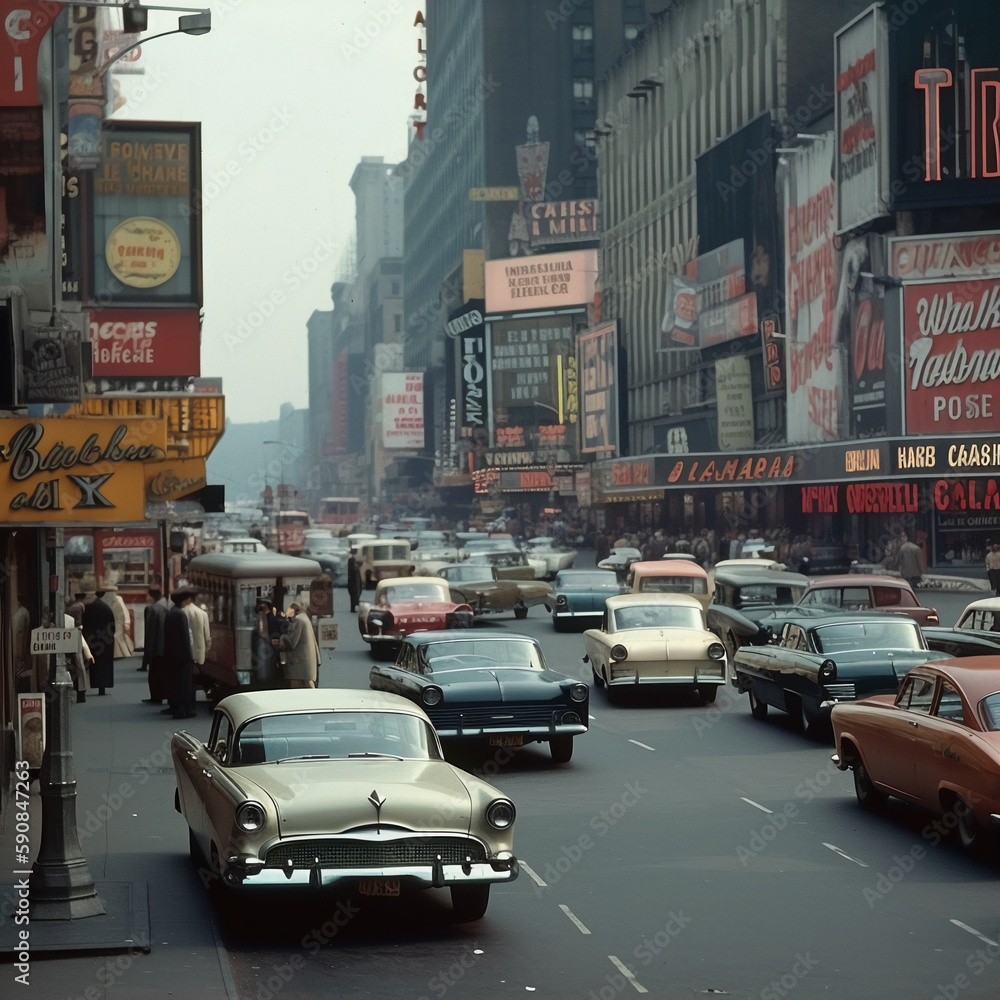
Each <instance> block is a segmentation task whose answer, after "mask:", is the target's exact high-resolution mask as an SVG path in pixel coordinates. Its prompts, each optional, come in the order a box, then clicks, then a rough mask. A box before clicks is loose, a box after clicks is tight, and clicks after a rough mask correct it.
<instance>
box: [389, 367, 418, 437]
mask: <svg viewBox="0 0 1000 1000" xmlns="http://www.w3.org/2000/svg"><path fill="white" fill-rule="evenodd" d="M423 446H424V373H423V372H403V373H400V372H384V373H383V375H382V447H383V448H387V449H389V448H391V449H394V450H395V449H404V448H405V449H411V450H416V449H419V448H423Z"/></svg>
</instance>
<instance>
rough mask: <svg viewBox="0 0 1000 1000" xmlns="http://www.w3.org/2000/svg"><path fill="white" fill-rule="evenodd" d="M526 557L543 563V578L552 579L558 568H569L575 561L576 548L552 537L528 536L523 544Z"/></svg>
mask: <svg viewBox="0 0 1000 1000" xmlns="http://www.w3.org/2000/svg"><path fill="white" fill-rule="evenodd" d="M524 550H525V552H526V553H527V555H528V559H529V560H531V561H533V560H536V559H538V560H541V561H542V562H544V563H545V574H544V576H543V577H542V579H544V580H552V579H554V578H555V575H556V573H558V572H559V571H560V570H564V569H570V568H571V567H572V565H573V563H574V562H576V549H575V548H573V547H572V546H571V545H565V544H562V543H560V542H557V541H556V540H555V539H554V538H548V537H546V536H542V537H539V538H529V539H528V541H527V542H525V544H524Z"/></svg>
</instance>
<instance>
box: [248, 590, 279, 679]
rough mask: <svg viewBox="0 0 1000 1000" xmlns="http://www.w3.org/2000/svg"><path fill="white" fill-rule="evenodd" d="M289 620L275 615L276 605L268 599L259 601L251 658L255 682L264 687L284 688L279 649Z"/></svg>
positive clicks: (263, 598)
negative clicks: (280, 673)
mask: <svg viewBox="0 0 1000 1000" xmlns="http://www.w3.org/2000/svg"><path fill="white" fill-rule="evenodd" d="M287 625H288V620H287V619H286V618H283V617H281V616H280V615H278V614H276V613H275V610H274V603H273V602H272V601H271V600H270V599H269V598H266V597H261V598H259V599H258V601H257V631H256V632H255V634H254V636H253V640H254V641H253V645H252V647H251V657H252V661H253V672H254V678H253V679H254V681H255V683H257V684H258V685H260V686H262V687H283V686H284V683H283V681H282V679H281V677H280V676H279V673H278V670H279V659H278V647H279V645H280V643H281V637H282V635H284V633H285V629H286V627H287Z"/></svg>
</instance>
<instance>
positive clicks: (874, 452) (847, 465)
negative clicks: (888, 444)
mask: <svg viewBox="0 0 1000 1000" xmlns="http://www.w3.org/2000/svg"><path fill="white" fill-rule="evenodd" d="M881 468H882V452H881V450H880V449H879V448H856V449H850V450H848V451H845V452H844V471H845V472H876V471H878V470H879V469H881Z"/></svg>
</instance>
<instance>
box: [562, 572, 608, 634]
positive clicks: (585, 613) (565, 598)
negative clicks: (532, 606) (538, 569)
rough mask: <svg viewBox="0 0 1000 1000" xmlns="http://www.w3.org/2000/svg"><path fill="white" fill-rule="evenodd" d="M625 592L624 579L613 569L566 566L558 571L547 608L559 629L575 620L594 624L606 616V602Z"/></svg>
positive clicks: (588, 625) (564, 628)
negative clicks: (620, 578) (623, 587)
mask: <svg viewBox="0 0 1000 1000" xmlns="http://www.w3.org/2000/svg"><path fill="white" fill-rule="evenodd" d="M622 592H623V590H622V582H621V580H619V578H618V575H617V574H616V573H614V572H613V571H612V570H609V569H564V570H561V571H560V572H559V573H557V574H556V578H555V580H554V581H553V582H552V596H551V597H550V598H548V599H546V601H545V607H546V608H548V610H549V611H551V612H552V627H553V628H554V629H555V630H556V631H557V632H564V631H565V630H566V629H567V628H568V627H569V626H570V625H572V624H574V623H579V624H580V625H581V626H583V627H584V628H588V627H594V626H596V625H600V623H601V620H602V619H603V617H604V602H605V601H606V600H607V599H608V598H609V597H614V596H615V594H621V593H622Z"/></svg>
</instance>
